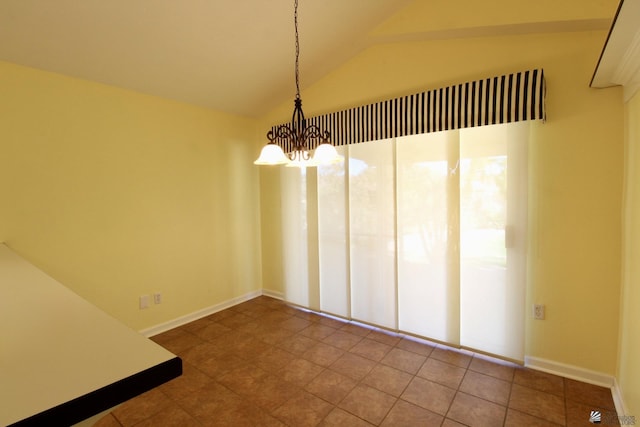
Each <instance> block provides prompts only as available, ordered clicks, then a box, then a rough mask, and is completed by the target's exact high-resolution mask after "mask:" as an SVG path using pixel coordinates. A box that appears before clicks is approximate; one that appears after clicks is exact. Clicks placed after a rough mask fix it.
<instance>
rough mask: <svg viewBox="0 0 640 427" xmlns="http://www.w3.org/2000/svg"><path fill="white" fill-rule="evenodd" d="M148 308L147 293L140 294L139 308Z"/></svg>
mask: <svg viewBox="0 0 640 427" xmlns="http://www.w3.org/2000/svg"><path fill="white" fill-rule="evenodd" d="M145 308H149V295H140V310H142V309H145Z"/></svg>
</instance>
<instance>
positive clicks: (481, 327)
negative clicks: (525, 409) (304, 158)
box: [283, 122, 529, 360]
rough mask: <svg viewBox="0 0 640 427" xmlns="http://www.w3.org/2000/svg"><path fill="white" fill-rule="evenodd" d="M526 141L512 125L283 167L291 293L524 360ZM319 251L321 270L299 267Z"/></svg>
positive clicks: (301, 300)
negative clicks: (336, 161) (309, 181)
mask: <svg viewBox="0 0 640 427" xmlns="http://www.w3.org/2000/svg"><path fill="white" fill-rule="evenodd" d="M528 134H529V125H528V123H527V122H517V123H511V124H502V125H492V126H483V127H477V128H468V129H464V130H455V131H446V132H438V133H429V134H420V135H413V136H407V137H400V138H395V139H388V140H382V141H374V142H366V143H361V144H354V145H349V146H346V147H341V150H342V152H341V154H342V155H344V156H345V163H344V164H342V165H334V166H327V167H320V168H318V170H317V172H316V171H314V170H311V169H310V170H308V171H304V170H297V169H296V170H294V171H293V172H292V171H291V170H288V171H287V172H286V174H287V175H286V176H285V177H284V180H283V201H285V200H286V201H287V202H286V206H285V211H287V214H286V219H285V221H286V227H284V233H285V235H286V238H285V243H284V244H285V251H286V252H285V253H286V256H287V258H286V259H285V264H287V266H286V267H285V268H286V271H287V275H286V280H287V284H286V298H287V299H288V300H290V301H292V302H294V303H297V304H300V305H304V306H309V307H311V306H312V301H311V299H310V297H309V295H310V294H309V292H311V293H313V292H315V290H311V291H310V290H309V289H310V288H313V287H314V286H317V287H318V288H319V289H318V292H319V295H320V298H319V307H311V308H316V309H317V308H319V309H320V310H321V311H324V312H327V313H331V314H335V315H339V316H343V317H346V318H351V319H355V320H359V321H363V322H367V323H371V324H375V325H379V326H382V327H386V328H391V329H397V330H400V331H403V332H407V333H411V334H415V335H419V336H423V337H426V338H432V339H435V340H439V341H444V342H448V343H450V344H453V345H462V346H465V347H468V348H471V349H474V350H480V351H484V352H487V353H491V354H495V355H498V356H502V357H505V358H509V359H514V360H522V359H523V358H524V338H523V336H524V311H525V310H524V297H525V293H524V291H525V282H526V229H527V185H528V184H527V149H528V148H527V147H528V144H527V139H528ZM306 173H309V174H314V175H315V174H316V173H317V177H316V178H317V188H314V189H313V191H309V192H306V191H305V189H306V188H307V187H306V184H300V182H302V181H304V178H305V174H306ZM314 182H315V179H314ZM309 198H313V199H314V200H313V201H312V203H310V202H309ZM307 206H313V207H314V209H313V211H309V212H304V210H305V207H307ZM316 207H317V209H315V208H316ZM291 215H293V216H295V218H298V219H300V218H307V217H308V218H309V221H308V223H309V224H317V227H316V228H317V230H307V229H306V224H307V222H306V221H303V220H301V219H300V220H299V221H298V220H297V219H295V218H292V217H291ZM303 223H304V224H303ZM294 228H296V230H294ZM296 231H300V233H301V235H298V236H296ZM309 233H311V235H314V236H315V235H316V234H315V233H317V239H308V236H309V235H310V234H309ZM316 242H317V248H315V244H316ZM309 246H311V247H312V249H311V250H308V248H309ZM287 248H289V249H288V250H287ZM305 248H306V249H305ZM314 253H317V258H318V259H317V260H315V262H317V265H318V268H317V271H316V270H315V269H313V268H312V269H309V268H308V266H306V265H305V262H304V261H305V260H302V262H294V259H295V257H301V258H305V257H306V256H307V254H314ZM312 262H313V261H312ZM289 264H295V266H289ZM305 268H307V272H312V273H311V274H312V275H315V274H317V276H318V277H317V278H313V280H309V278H308V274H307V273H305V272H304V271H301V270H303V269H305ZM290 269H292V270H293V269H296V270H297V272H296V273H295V274H293V272H292V274H289V272H290ZM305 274H306V276H305ZM310 284H311V285H310Z"/></svg>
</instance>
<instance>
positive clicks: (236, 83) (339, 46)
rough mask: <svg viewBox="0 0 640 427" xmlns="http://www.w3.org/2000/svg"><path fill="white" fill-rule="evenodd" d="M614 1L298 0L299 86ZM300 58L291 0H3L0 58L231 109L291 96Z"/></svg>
mask: <svg viewBox="0 0 640 427" xmlns="http://www.w3.org/2000/svg"><path fill="white" fill-rule="evenodd" d="M616 2H617V0H569V3H572V5H570V6H572V7H569V6H563V7H558V4H557V3H556V0H536V1H535V2H534V1H526V2H514V1H513V0H484V1H483V2H475V1H472V2H471V3H466V2H464V1H459V0H458V1H452V0H429V1H427V0H301V1H300V5H299V9H298V15H299V31H300V45H301V54H300V72H301V75H300V78H301V82H300V83H301V87H302V88H303V89H304V87H306V86H309V85H311V84H312V83H314V82H315V81H317V80H318V79H320V78H321V77H322V76H324V75H326V74H327V73H328V72H330V71H331V70H332V69H334V68H336V67H338V66H339V65H340V64H341V63H343V62H345V61H346V60H348V59H349V58H350V57H351V56H353V55H355V54H357V53H358V52H359V51H361V50H362V49H364V48H365V47H366V46H367V45H370V44H372V43H381V42H394V41H411V40H420V39H433V38H450V37H467V36H473V35H475V36H490V35H495V34H505V33H511V34H518V33H522V32H536V31H542V32H549V31H585V30H594V29H595V30H606V29H608V26H609V23H610V20H611V17H613V12H614V11H615V8H614V7H612V6H615V4H616ZM462 3H465V4H467V7H466V8H460V5H461V4H462ZM485 3H488V4H489V3H494V6H495V7H496V10H501V11H503V12H504V11H505V10H506V11H507V12H508V14H507V15H506V16H505V15H504V13H503V15H502V18H501V19H502V20H501V21H499V22H497V23H496V22H487V18H486V16H487V14H486V13H484V14H482V13H476V11H475V10H474V8H475V7H479V6H477V5H484V4H485ZM516 3H517V4H516ZM541 3H544V4H546V6H544V5H543V6H544V7H542V9H543V12H544V14H543V13H541V12H540V10H541V6H540V4H541ZM547 3H548V4H547ZM603 3H606V7H604V6H602V4H603ZM562 4H563V5H564V4H565V3H562ZM483 7H487V6H486V5H484V6H483ZM609 10H610V12H609ZM435 11H441V12H440V14H438V13H434V12H435ZM465 11H466V12H465ZM574 11H575V12H574ZM585 11H586V12H585ZM603 11H604V12H603ZM554 14H555V15H554ZM454 15H455V16H456V17H458V18H459V19H457V20H456V19H451V16H454ZM476 16H481V17H484V21H482V22H476ZM489 16H491V15H489ZM390 17H394V19H395V20H391V24H393V25H391V27H394V28H402V31H403V32H404V33H403V32H401V33H398V32H395V33H394V32H393V31H392V32H388V31H387V27H389V25H387V26H385V25H383V24H385V22H386V23H387V24H389V22H390V20H389V19H388V18H390ZM398 22H400V25H398ZM425 25H426V26H428V27H429V28H427V29H426V30H425V29H424V28H422V27H424V26H425ZM405 29H406V31H405ZM294 57H295V44H294V28H293V0H0V60H2V61H7V62H12V63H16V64H21V65H26V66H30V67H34V68H39V69H43V70H48V71H53V72H57V73H61V74H65V75H69V76H73V77H77V78H81V79H86V80H91V81H96V82H101V83H105V84H109V85H114V86H118V87H122V88H126V89H131V90H134V91H138V92H142V93H147V94H151V95H156V96H161V97H164V98H169V99H175V100H178V101H183V102H187V103H191V104H196V105H201V106H205V107H209V108H214V109H217V110H221V111H227V112H230V113H234V114H241V115H246V116H253V117H256V116H260V115H261V114H264V113H266V112H268V111H269V110H270V109H271V108H274V107H275V106H278V105H280V104H281V103H282V102H285V101H286V100H290V99H293V96H294V94H295V84H294V82H295V81H294Z"/></svg>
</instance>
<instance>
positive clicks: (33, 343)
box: [0, 244, 182, 426]
mask: <svg viewBox="0 0 640 427" xmlns="http://www.w3.org/2000/svg"><path fill="white" fill-rule="evenodd" d="M181 373H182V361H181V360H180V358H178V357H176V356H175V355H174V354H172V353H171V352H169V351H167V350H165V349H164V348H162V347H161V346H159V345H157V344H156V343H154V342H153V341H151V340H149V339H147V338H145V337H144V336H142V335H141V334H139V333H138V332H136V331H134V330H132V329H130V328H129V327H127V326H125V325H124V324H122V323H121V322H119V321H118V320H116V319H114V318H113V317H111V316H109V315H107V314H106V313H104V312H103V311H101V310H100V309H98V308H97V307H95V306H93V305H92V304H90V303H89V302H87V301H86V300H84V299H83V298H81V297H80V296H78V295H77V294H75V293H73V292H72V291H71V290H69V289H68V288H66V287H65V286H63V285H62V284H60V283H59V282H57V281H56V280H54V279H53V278H51V277H49V276H47V275H46V274H45V273H43V272H42V271H40V270H39V269H38V268H36V267H35V266H33V265H32V264H30V263H29V262H28V261H26V260H25V259H23V258H22V257H20V256H19V255H18V254H16V253H15V252H13V251H12V250H11V249H9V247H8V246H7V245H5V244H0V425H3V426H7V425H15V426H29V425H47V426H55V425H61V426H62V425H67V426H68V425H72V424H75V423H78V422H80V421H82V420H84V419H86V418H90V417H91V416H93V415H95V414H98V413H100V412H103V411H105V410H106V409H109V408H111V407H113V406H116V405H118V404H120V403H122V402H124V401H126V400H128V399H130V398H132V397H134V396H136V395H138V394H141V393H143V392H145V391H148V390H150V389H152V388H154V387H156V386H158V385H160V384H162V383H164V382H167V381H169V380H171V379H172V378H175V377H177V376H179V375H181Z"/></svg>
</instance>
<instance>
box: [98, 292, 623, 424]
mask: <svg viewBox="0 0 640 427" xmlns="http://www.w3.org/2000/svg"><path fill="white" fill-rule="evenodd" d="M152 339H153V340H154V341H156V342H157V343H158V344H160V345H162V346H164V347H165V348H167V349H168V350H170V351H172V352H174V353H175V354H177V355H179V356H180V357H181V358H182V359H183V366H184V373H183V375H182V376H181V377H179V378H177V379H174V380H173V381H171V382H169V383H167V384H164V385H162V386H160V387H158V388H156V389H154V390H151V391H149V392H147V393H145V394H143V395H141V396H138V397H136V398H134V399H132V400H130V401H128V402H126V403H124V404H122V405H121V406H119V407H118V408H116V409H115V410H114V411H113V412H112V413H110V414H109V415H107V416H106V417H104V418H103V419H101V420H100V421H99V422H98V424H96V425H97V426H100V427H108V426H125V427H126V426H134V425H135V426H180V427H184V426H234V427H235V426H251V427H253V426H293V427H304V426H341V427H345V426H346V427H351V426H354V427H357V426H371V425H376V426H448V427H453V426H517V427H522V426H558V425H560V426H579V425H585V426H591V425H593V424H591V423H589V414H590V411H591V410H594V409H600V410H601V411H602V413H603V414H607V415H610V414H615V409H614V404H613V399H612V397H611V391H610V390H609V389H606V388H602V387H597V386H593V385H589V384H585V383H581V382H578V381H573V380H569V379H566V378H562V377H558V376H554V375H550V374H546V373H543V372H539V371H534V370H530V369H526V368H522V367H520V366H517V365H512V364H507V363H505V362H499V361H496V360H493V359H489V358H486V357H483V356H480V355H476V354H473V353H470V352H467V351H459V350H455V349H452V348H449V347H445V346H442V345H436V344H433V343H429V342H426V341H418V340H415V339H410V338H408V337H405V336H402V335H396V334H392V333H389V332H386V331H382V330H378V329H372V328H367V327H364V326H360V325H357V324H354V323H349V322H342V321H339V320H336V319H333V318H330V317H325V316H321V315H318V314H314V313H310V312H307V311H304V310H299V309H296V308H293V307H290V306H288V305H287V304H285V303H284V302H282V301H279V300H276V299H273V298H268V297H264V296H263V297H258V298H255V299H252V300H250V301H247V302H245V303H243V304H240V305H237V306H235V307H232V308H229V309H227V310H224V311H221V312H218V313H215V314H213V315H211V316H208V317H206V318H203V319H200V320H197V321H195V322H192V323H189V324H187V325H184V326H182V327H179V328H176V329H173V330H171V331H168V332H165V333H163V334H160V335H157V336H155V337H153V338H152Z"/></svg>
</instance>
